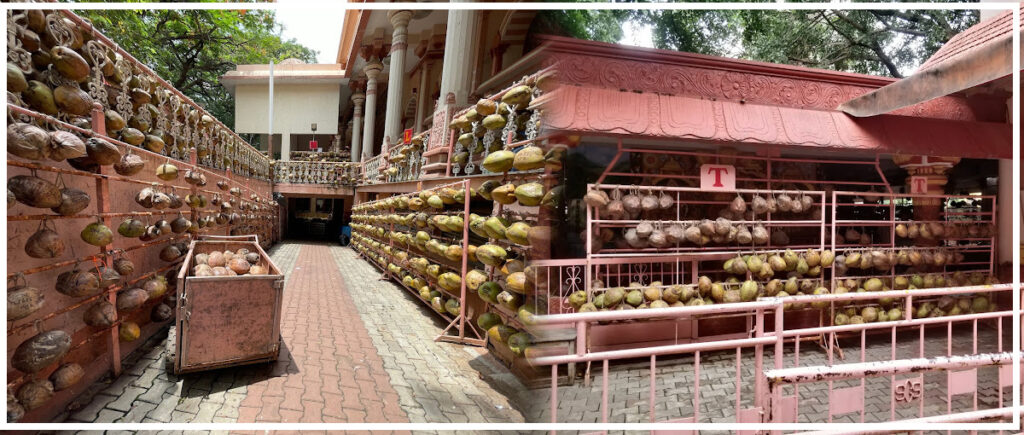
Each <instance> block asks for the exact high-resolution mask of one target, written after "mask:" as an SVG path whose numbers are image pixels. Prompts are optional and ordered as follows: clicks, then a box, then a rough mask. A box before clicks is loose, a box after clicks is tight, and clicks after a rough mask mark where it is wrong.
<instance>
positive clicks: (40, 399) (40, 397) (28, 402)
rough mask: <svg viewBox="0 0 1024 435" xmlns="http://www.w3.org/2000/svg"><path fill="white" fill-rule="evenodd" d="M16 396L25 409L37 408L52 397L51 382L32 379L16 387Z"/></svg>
mask: <svg viewBox="0 0 1024 435" xmlns="http://www.w3.org/2000/svg"><path fill="white" fill-rule="evenodd" d="M17 398H18V403H20V404H21V406H24V407H25V410H26V411H31V410H33V409H36V408H39V407H41V406H43V405H45V404H46V402H48V401H50V399H52V398H53V384H51V383H50V381H48V380H46V379H33V380H31V381H28V382H26V383H24V384H23V385H22V386H21V388H18V394H17Z"/></svg>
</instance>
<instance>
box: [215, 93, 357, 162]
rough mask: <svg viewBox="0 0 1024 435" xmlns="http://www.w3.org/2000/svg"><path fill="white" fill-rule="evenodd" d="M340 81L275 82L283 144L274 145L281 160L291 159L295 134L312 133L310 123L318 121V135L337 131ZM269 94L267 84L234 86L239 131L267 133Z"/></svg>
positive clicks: (276, 129) (276, 116) (276, 113)
mask: <svg viewBox="0 0 1024 435" xmlns="http://www.w3.org/2000/svg"><path fill="white" fill-rule="evenodd" d="M340 86H341V85H339V84H291V83H274V133H275V134H280V135H281V142H282V143H275V144H274V148H275V149H277V150H280V151H281V160H288V156H289V153H290V151H291V150H292V149H294V148H295V145H294V144H290V143H288V142H289V140H288V139H289V137H290V135H292V134H312V133H313V130H311V129H310V124H312V123H316V125H317V128H316V132H317V134H318V135H319V134H324V135H325V136H324V137H328V136H326V135H333V134H337V132H338V105H339V99H340V95H341V93H340V91H341V89H340ZM268 100H269V95H268V90H267V85H266V84H261V85H237V86H236V87H235V130H236V131H238V132H239V133H259V134H265V133H267V116H268V113H267V107H268V106H269V101H268Z"/></svg>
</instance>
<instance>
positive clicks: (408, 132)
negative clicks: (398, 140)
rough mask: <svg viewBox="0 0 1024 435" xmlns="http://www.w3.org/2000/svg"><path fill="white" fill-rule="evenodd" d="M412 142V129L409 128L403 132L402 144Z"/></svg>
mask: <svg viewBox="0 0 1024 435" xmlns="http://www.w3.org/2000/svg"><path fill="white" fill-rule="evenodd" d="M411 143H412V129H411V128H407V129H405V131H403V132H402V144H403V145H409V144H411Z"/></svg>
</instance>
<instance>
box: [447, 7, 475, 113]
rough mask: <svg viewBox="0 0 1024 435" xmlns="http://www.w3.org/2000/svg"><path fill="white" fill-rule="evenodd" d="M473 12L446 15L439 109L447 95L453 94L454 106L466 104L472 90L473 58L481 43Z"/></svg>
mask: <svg viewBox="0 0 1024 435" xmlns="http://www.w3.org/2000/svg"><path fill="white" fill-rule="evenodd" d="M477 13H479V12H478V11H475V10H458V9H452V10H449V11H448V30H447V33H446V34H445V37H444V65H443V66H442V70H441V95H440V97H439V100H438V104H437V105H438V107H444V106H445V105H446V104H445V98H447V95H448V94H449V93H454V94H455V103H456V104H458V105H465V104H468V103H469V101H467V98H469V94H470V92H472V91H473V90H472V89H469V87H470V84H471V83H470V81H471V80H472V79H473V56H474V53H476V44H477V43H478V42H477V41H478V40H479V39H480V38H478V37H477V35H476V34H475V33H476V30H477V29H476V14H477Z"/></svg>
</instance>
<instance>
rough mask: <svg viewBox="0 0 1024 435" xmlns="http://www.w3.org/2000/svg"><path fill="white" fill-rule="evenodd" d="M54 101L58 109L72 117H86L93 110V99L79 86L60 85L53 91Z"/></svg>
mask: <svg viewBox="0 0 1024 435" xmlns="http://www.w3.org/2000/svg"><path fill="white" fill-rule="evenodd" d="M53 101H54V102H55V103H57V108H58V109H59V110H60V111H61V112H64V113H67V114H71V115H79V116H85V115H88V114H89V111H90V110H92V105H93V99H92V97H90V96H89V94H88V93H86V92H85V91H83V90H82V89H81V88H79V87H78V86H71V85H60V86H57V88H56V89H54V90H53Z"/></svg>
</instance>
